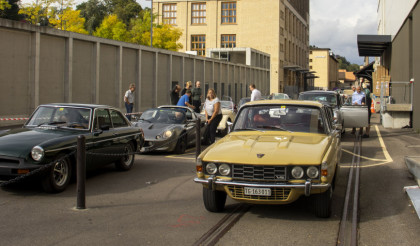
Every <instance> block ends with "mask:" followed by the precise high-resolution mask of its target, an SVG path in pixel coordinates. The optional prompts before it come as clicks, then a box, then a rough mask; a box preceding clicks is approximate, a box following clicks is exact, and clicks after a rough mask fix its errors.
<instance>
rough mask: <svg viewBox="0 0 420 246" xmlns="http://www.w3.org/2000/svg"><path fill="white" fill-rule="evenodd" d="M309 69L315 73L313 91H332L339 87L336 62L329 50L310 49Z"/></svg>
mask: <svg viewBox="0 0 420 246" xmlns="http://www.w3.org/2000/svg"><path fill="white" fill-rule="evenodd" d="M309 69H310V71H312V72H315V75H316V76H317V78H315V81H314V87H315V89H320V90H332V89H334V88H338V87H340V82H339V80H338V61H337V59H336V58H335V56H334V54H333V53H332V52H331V50H330V49H328V48H327V49H322V48H311V50H310V51H309Z"/></svg>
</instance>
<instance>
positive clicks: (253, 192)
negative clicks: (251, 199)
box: [244, 187, 271, 196]
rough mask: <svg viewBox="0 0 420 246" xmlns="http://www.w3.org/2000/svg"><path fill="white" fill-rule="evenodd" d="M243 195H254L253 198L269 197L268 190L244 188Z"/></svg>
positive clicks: (269, 190)
mask: <svg viewBox="0 0 420 246" xmlns="http://www.w3.org/2000/svg"><path fill="white" fill-rule="evenodd" d="M244 192H245V195H255V196H271V189H270V188H250V187H244Z"/></svg>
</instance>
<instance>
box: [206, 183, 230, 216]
mask: <svg viewBox="0 0 420 246" xmlns="http://www.w3.org/2000/svg"><path fill="white" fill-rule="evenodd" d="M203 201H204V206H205V207H206V209H207V210H208V211H210V212H222V211H223V209H224V208H225V203H226V193H225V192H223V191H218V190H210V189H207V188H206V187H203Z"/></svg>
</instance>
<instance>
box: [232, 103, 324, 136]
mask: <svg viewBox="0 0 420 246" xmlns="http://www.w3.org/2000/svg"><path fill="white" fill-rule="evenodd" d="M243 130H267V131H291V132H310V133H325V130H324V121H323V120H322V115H321V112H320V110H319V109H318V108H313V107H307V106H298V105H263V106H249V107H245V108H244V109H242V110H241V111H240V113H239V115H238V116H237V117H236V121H235V125H234V127H233V131H243Z"/></svg>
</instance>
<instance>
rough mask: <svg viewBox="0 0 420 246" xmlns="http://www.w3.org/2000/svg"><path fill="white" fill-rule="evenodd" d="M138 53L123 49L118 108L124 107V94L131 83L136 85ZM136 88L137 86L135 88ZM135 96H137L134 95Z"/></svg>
mask: <svg viewBox="0 0 420 246" xmlns="http://www.w3.org/2000/svg"><path fill="white" fill-rule="evenodd" d="M137 56H138V51H137V50H135V49H129V48H125V49H123V58H122V81H121V91H120V95H119V100H120V101H119V102H120V103H121V106H120V107H124V102H123V101H124V99H123V98H124V95H125V92H126V91H127V90H128V88H129V87H130V84H131V83H134V84H136V85H137V80H138V79H137V77H138V71H137V70H138V69H137V68H138V58H137ZM137 87H138V86H137ZM135 95H137V94H135Z"/></svg>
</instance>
